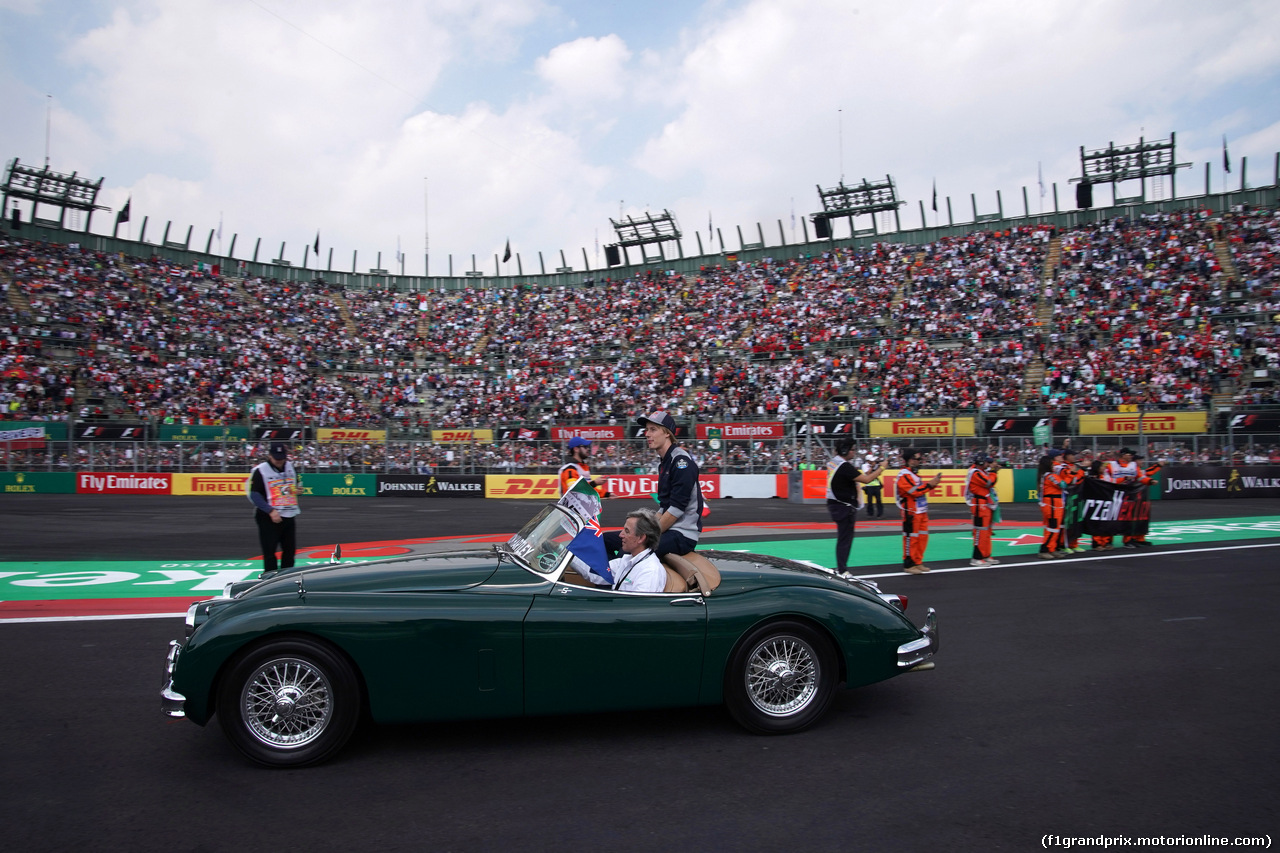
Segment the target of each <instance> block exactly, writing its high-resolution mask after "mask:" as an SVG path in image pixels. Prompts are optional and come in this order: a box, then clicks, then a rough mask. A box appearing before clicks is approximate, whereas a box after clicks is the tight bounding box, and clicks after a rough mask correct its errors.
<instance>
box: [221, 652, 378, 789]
mask: <svg viewBox="0 0 1280 853" xmlns="http://www.w3.org/2000/svg"><path fill="white" fill-rule="evenodd" d="M360 702H361V686H360V679H359V676H358V675H357V673H356V671H355V669H354V668H353V667H352V666H351V664H350V663H349V662H348V660H347V658H346V657H345V656H343V655H342V654H341V653H340V652H338V651H337V650H336V649H335V648H334V647H332V646H330V645H328V644H327V643H324V642H321V641H318V640H315V639H312V638H309V637H285V638H280V639H272V640H269V641H265V642H263V643H261V644H259V645H258V646H253V647H249V648H247V649H245V650H244V651H243V652H241V653H240V654H239V655H238V656H237V658H236V659H235V660H233V661H232V663H231V664H230V666H229V667H228V669H227V672H226V673H225V674H224V675H223V677H222V681H221V686H220V688H219V690H218V696H217V703H218V720H219V722H220V724H221V725H222V730H223V731H224V732H225V733H226V735H227V738H228V739H229V740H230V741H231V743H232V745H233V746H235V748H236V749H238V750H240V752H242V753H243V754H244V755H245V757H246V758H249V759H250V760H252V761H256V762H258V763H259V764H266V765H268V766H271V767H302V766H305V765H307V764H315V763H317V762H319V761H324V760H325V759H326V758H329V757H330V756H332V755H333V754H334V753H336V752H337V751H338V750H339V749H341V748H342V745H343V744H345V743H346V742H347V740H348V739H349V738H350V737H351V733H352V732H353V731H355V727H356V723H357V722H359V719H360Z"/></svg>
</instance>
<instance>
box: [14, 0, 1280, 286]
mask: <svg viewBox="0 0 1280 853" xmlns="http://www.w3.org/2000/svg"><path fill="white" fill-rule="evenodd" d="M1277 33H1280V3H1277V2H1275V0H1253V2H1250V0H1231V2H1228V3H1205V2H1202V0H1158V2H1157V1H1156V0H1153V2H1143V0H1069V2H1058V0H1036V2H1027V1H1026V0H955V2H941V0H889V1H888V2H881V0H705V1H704V2H701V3H699V2H694V0H679V2H676V0H671V2H668V0H650V2H638V3H629V4H623V3H608V2H600V0H591V1H590V2H584V1H583V0H563V2H555V0H480V2H474V0H416V2H404V0H400V2H383V0H364V2H361V3H359V4H356V3H341V2H331V0H181V2H172V0H169V2H164V0H0V106H2V107H3V115H4V120H3V122H0V156H2V157H3V158H4V160H5V161H8V160H11V159H12V158H14V157H17V158H19V159H20V160H21V161H22V162H23V163H26V164H31V165H36V166H38V165H41V164H42V163H43V162H44V157H45V148H46V119H47V117H48V116H49V115H50V113H51V121H50V126H51V128H52V131H51V134H49V138H50V140H51V141H50V144H49V156H50V166H51V167H52V168H53V169H55V170H57V171H62V172H72V171H75V172H78V173H80V174H81V175H88V176H92V177H95V178H96V177H104V178H105V182H104V184H103V190H102V193H101V195H100V197H99V200H100V201H101V202H102V203H104V204H106V205H108V206H110V207H112V208H113V209H115V208H118V207H119V206H121V205H123V203H124V201H125V199H126V198H128V197H132V199H133V202H132V213H133V217H132V222H131V223H130V225H129V226H128V227H131V228H132V229H133V230H132V236H134V237H136V236H137V233H138V232H137V229H138V227H139V226H140V224H141V221H142V217H143V215H147V216H150V218H151V223H152V224H151V225H150V226H149V231H148V239H150V240H153V241H154V240H157V239H158V238H159V236H160V230H161V229H162V228H163V224H164V223H165V222H166V221H170V220H171V221H172V222H173V229H174V230H173V235H177V236H178V237H179V238H181V237H182V236H185V234H186V230H187V228H188V226H194V236H193V240H192V243H193V246H197V247H199V248H203V247H204V243H205V240H206V238H207V236H208V234H209V231H210V230H211V229H213V228H215V227H216V226H217V225H218V223H219V221H220V220H221V221H222V222H223V236H224V240H223V245H224V249H225V248H228V247H229V244H230V239H231V234H232V233H236V234H238V235H239V239H238V242H237V247H236V255H237V256H238V257H241V258H244V257H245V256H246V253H247V252H249V251H251V248H252V245H253V241H254V240H255V239H256V238H258V237H261V238H262V245H263V247H264V248H263V250H262V254H261V255H260V259H262V260H266V259H269V258H272V257H274V256H275V255H276V253H277V251H278V250H279V246H280V243H281V242H284V243H286V244H287V246H286V249H285V257H286V259H289V260H291V261H292V262H293V263H294V264H299V263H301V262H302V252H303V246H304V244H308V243H311V242H312V241H313V240H314V239H315V236H316V233H317V231H318V232H319V234H320V242H321V246H322V255H323V256H324V257H325V258H326V259H327V255H328V251H329V249H330V248H333V250H334V262H333V263H334V268H335V269H347V270H349V269H350V268H351V257H352V252H353V251H358V252H359V267H360V269H361V270H365V269H367V268H369V267H372V266H373V265H374V262H375V257H376V254H377V253H378V252H382V253H383V266H384V267H388V268H390V267H392V261H391V258H392V256H393V255H394V254H395V252H396V249H397V242H398V243H399V245H400V246H401V247H402V249H403V250H404V252H405V254H406V257H407V261H406V265H405V271H406V272H407V273H409V274H418V275H420V274H422V271H423V266H424V261H423V255H424V249H425V248H426V244H427V241H428V240H429V241H430V253H431V272H432V273H433V274H442V273H444V272H445V269H446V265H447V255H449V254H452V255H453V263H454V269H455V271H457V272H461V271H462V270H463V269H468V268H470V263H471V255H472V254H475V255H477V256H478V263H479V265H480V267H481V268H482V269H485V270H487V271H490V272H492V270H493V255H494V253H500V252H502V250H503V247H504V245H505V243H506V241H507V240H510V243H511V247H512V250H513V252H518V253H520V255H521V257H522V260H523V263H524V269H525V270H526V271H530V270H534V271H536V269H537V255H538V253H539V252H542V253H543V254H544V256H545V257H546V266H547V268H548V269H551V268H552V267H555V266H559V259H558V253H559V251H560V250H564V251H565V253H566V255H567V257H568V260H569V263H570V264H571V265H572V266H574V267H575V268H577V269H581V266H582V253H583V249H584V248H585V249H586V251H587V255H588V258H589V259H590V261H591V264H592V266H593V267H597V266H598V265H602V264H603V251H602V250H601V249H598V248H597V247H598V246H603V245H604V244H605V243H609V242H612V241H613V239H614V234H613V229H612V227H611V225H610V222H609V220H610V218H614V219H618V218H620V217H621V216H622V215H639V214H641V213H643V212H645V211H646V210H648V211H653V212H660V211H662V210H663V209H669V210H671V211H672V212H673V213H674V214H675V215H676V217H677V218H678V220H679V222H680V225H681V228H682V229H683V230H684V232H685V235H686V237H685V252H686V254H695V253H696V251H697V243H696V241H695V238H694V234H695V232H701V235H702V239H703V242H704V244H706V243H707V236H708V235H707V232H708V224H709V221H710V222H711V223H713V224H714V226H715V227H717V228H721V229H723V230H724V232H725V237H726V241H727V242H728V243H729V247H730V248H736V247H737V235H736V230H735V228H736V226H742V228H743V230H744V232H745V233H746V236H747V240H748V242H750V241H753V240H755V239H758V238H757V237H756V236H755V235H756V223H763V225H764V233H765V238H766V241H767V242H768V243H769V244H771V245H772V244H776V243H777V242H778V241H779V239H780V235H779V225H778V222H779V220H781V221H782V228H783V230H784V231H785V233H786V236H787V240H788V241H789V242H790V241H791V240H792V239H794V238H793V234H795V235H797V236H798V234H799V227H800V225H799V220H800V218H802V217H804V216H805V215H807V214H810V213H812V212H813V211H815V210H818V209H820V207H821V205H820V202H819V199H818V194H817V189H816V185H818V184H821V185H822V186H823V187H831V186H834V185H836V184H837V183H838V182H839V181H841V180H842V179H843V180H844V181H845V182H846V183H854V182H857V181H860V180H861V179H863V178H869V179H872V180H876V179H883V177H884V176H885V175H886V174H888V175H892V176H893V177H894V179H895V181H896V182H897V185H898V189H899V195H900V197H901V198H903V199H905V200H906V201H907V203H908V204H907V206H906V207H905V208H904V209H903V212H902V218H903V226H904V227H915V226H917V225H918V224H919V206H918V202H919V201H920V200H922V199H923V200H924V201H925V205H926V207H928V206H929V199H930V196H931V193H932V187H933V184H934V181H936V182H937V188H938V193H939V196H940V197H941V198H943V199H945V197H946V196H950V197H951V198H952V200H953V204H954V208H955V212H956V219H957V221H960V220H967V219H970V218H971V216H972V206H971V203H970V199H969V196H970V193H976V194H977V199H978V208H979V212H980V213H994V212H995V210H996V191H997V190H999V191H1001V193H1002V195H1003V199H1004V205H1005V209H1006V211H1010V210H1012V211H1014V212H1021V210H1022V188H1023V187H1026V188H1027V192H1028V194H1029V197H1030V200H1031V201H1030V206H1031V210H1032V212H1033V213H1034V212H1036V211H1038V210H1039V209H1040V205H1041V204H1042V201H1041V197H1040V193H1039V190H1038V184H1037V181H1038V175H1039V174H1040V173H1042V174H1043V176H1044V181H1045V183H1046V184H1047V185H1049V186H1050V187H1051V186H1052V184H1053V183H1055V182H1056V183H1057V184H1058V190H1059V194H1060V198H1061V203H1062V205H1063V206H1064V207H1066V206H1069V205H1070V204H1071V202H1073V200H1074V196H1073V190H1072V188H1071V187H1069V186H1068V184H1067V180H1068V179H1069V178H1071V177H1073V176H1076V175H1078V174H1079V173H1080V163H1079V146H1080V145H1085V146H1086V147H1088V148H1094V147H1102V146H1105V145H1106V144H1107V143H1108V142H1110V141H1115V142H1117V143H1124V142H1134V141H1137V139H1138V138H1139V136H1143V135H1144V134H1145V136H1146V137H1147V138H1167V137H1168V136H1169V134H1170V132H1176V133H1177V142H1178V159H1179V160H1180V161H1182V162H1189V163H1193V164H1194V167H1193V168H1192V169H1189V170H1184V171H1183V172H1182V173H1181V174H1180V177H1179V192H1180V194H1186V193H1187V192H1190V191H1191V190H1192V188H1193V187H1195V188H1198V187H1202V186H1203V181H1204V163H1205V162H1206V161H1210V162H1212V163H1213V164H1214V168H1213V178H1212V180H1213V186H1214V189H1218V188H1220V186H1221V183H1220V182H1221V181H1222V178H1223V175H1222V172H1221V165H1220V164H1221V159H1222V140H1223V137H1224V136H1225V137H1226V138H1227V140H1228V144H1229V148H1230V154H1231V158H1232V161H1233V164H1234V166H1235V172H1234V173H1233V175H1232V176H1231V179H1232V180H1233V181H1237V182H1238V180H1239V174H1240V169H1239V160H1240V157H1241V156H1242V155H1243V156H1248V157H1249V161H1250V162H1249V176H1250V185H1258V184H1262V183H1270V182H1271V181H1272V180H1274V178H1273V174H1274V157H1275V154H1276V152H1277V151H1280V94H1278V93H1280V37H1278V36H1277ZM50 96H52V97H50ZM1124 189H1127V190H1132V191H1133V192H1134V193H1135V194H1136V189H1137V187H1136V185H1133V186H1132V187H1129V188H1122V190H1124ZM1157 189H1159V190H1160V191H1163V192H1165V193H1167V192H1168V186H1167V184H1166V185H1164V186H1162V187H1160V188H1156V187H1154V186H1150V187H1149V188H1148V191H1149V192H1152V193H1154V192H1156V191H1157ZM1124 194H1129V193H1128V192H1127V191H1126V192H1124ZM1103 198H1104V199H1105V198H1109V194H1107V193H1105V192H1104V195H1103ZM1043 203H1044V204H1045V205H1046V207H1047V208H1051V207H1052V196H1051V195H1050V196H1049V197H1048V198H1046V199H1045V200H1044V201H1043ZM939 206H940V207H941V208H942V209H943V217H944V221H945V215H946V214H945V201H943V202H940V205H939ZM793 214H794V217H793ZM930 216H932V213H931V212H930ZM111 224H112V216H111V215H109V214H99V215H98V216H97V218H96V219H95V221H94V223H93V226H94V228H93V230H94V231H96V232H100V233H109V232H110V228H111ZM870 224H871V223H870V221H869V220H862V221H859V227H860V228H862V227H870ZM793 229H795V230H794V231H793ZM171 236H172V235H171ZM217 245H218V244H217V242H216V240H215V243H214V249H215V251H216V250H217ZM313 262H314V259H313ZM514 267H515V261H514V260H513V261H512V262H511V265H510V268H509V269H506V270H504V272H509V273H512V274H514V272H515V268H514Z"/></svg>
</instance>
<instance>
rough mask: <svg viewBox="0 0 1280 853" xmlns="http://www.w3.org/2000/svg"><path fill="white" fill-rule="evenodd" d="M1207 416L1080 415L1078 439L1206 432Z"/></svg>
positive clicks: (1189, 413)
mask: <svg viewBox="0 0 1280 853" xmlns="http://www.w3.org/2000/svg"><path fill="white" fill-rule="evenodd" d="M1208 426H1209V415H1208V413H1207V412H1138V413H1129V412H1104V413H1103V414H1100V415H1081V416H1080V434H1081V435H1133V436H1136V435H1139V434H1142V435H1165V434H1169V435H1173V434H1178V433H1202V432H1207V431H1208Z"/></svg>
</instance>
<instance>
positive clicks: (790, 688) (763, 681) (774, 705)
mask: <svg viewBox="0 0 1280 853" xmlns="http://www.w3.org/2000/svg"><path fill="white" fill-rule="evenodd" d="M818 676H819V667H818V655H817V653H816V652H815V651H814V649H813V647H812V646H810V645H809V644H808V643H807V642H805V641H804V640H802V639H800V638H799V637H793V636H790V635H782V636H778V637H770V638H769V639H767V640H765V641H764V642H763V643H761V644H760V645H758V646H756V647H755V649H753V650H752V652H751V657H750V658H749V659H748V660H747V672H746V680H747V696H748V698H750V700H751V704H752V705H754V706H756V708H758V709H759V710H761V711H763V712H764V713H766V714H768V715H769V716H771V717H785V716H788V715H791V714H794V713H796V712H797V711H800V710H802V709H803V708H804V707H805V706H806V705H808V704H809V703H810V702H812V701H813V697H814V696H815V695H817V692H818Z"/></svg>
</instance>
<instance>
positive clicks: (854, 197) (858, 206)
mask: <svg viewBox="0 0 1280 853" xmlns="http://www.w3.org/2000/svg"><path fill="white" fill-rule="evenodd" d="M818 198H819V199H820V200H821V201H822V210H821V212H819V213H815V214H813V215H812V216H810V219H812V220H813V224H814V227H815V228H817V229H818V232H819V236H821V233H822V231H823V230H824V226H825V229H826V230H827V231H828V236H829V234H830V230H829V229H830V226H829V225H828V224H827V223H829V222H830V221H831V220H832V219H848V220H849V221H850V230H852V228H853V218H854V217H855V216H861V215H862V214H864V213H867V214H875V213H884V212H888V211H894V212H897V210H898V208H899V207H901V206H902V205H903V204H904V203H905V202H902V201H899V200H898V190H897V187H895V186H894V183H893V178H892V176H890V175H885V176H884V180H883V181H868V180H867V179H866V178H863V179H862V183H860V184H855V185H853V186H845V184H844V181H841V182H840V183H839V184H837V185H836V186H834V187H832V188H831V189H827V190H824V189H823V188H822V186H821V185H819V186H818ZM820 222H821V223H822V224H821V225H820V224H819V223H820ZM873 223H874V220H873Z"/></svg>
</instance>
